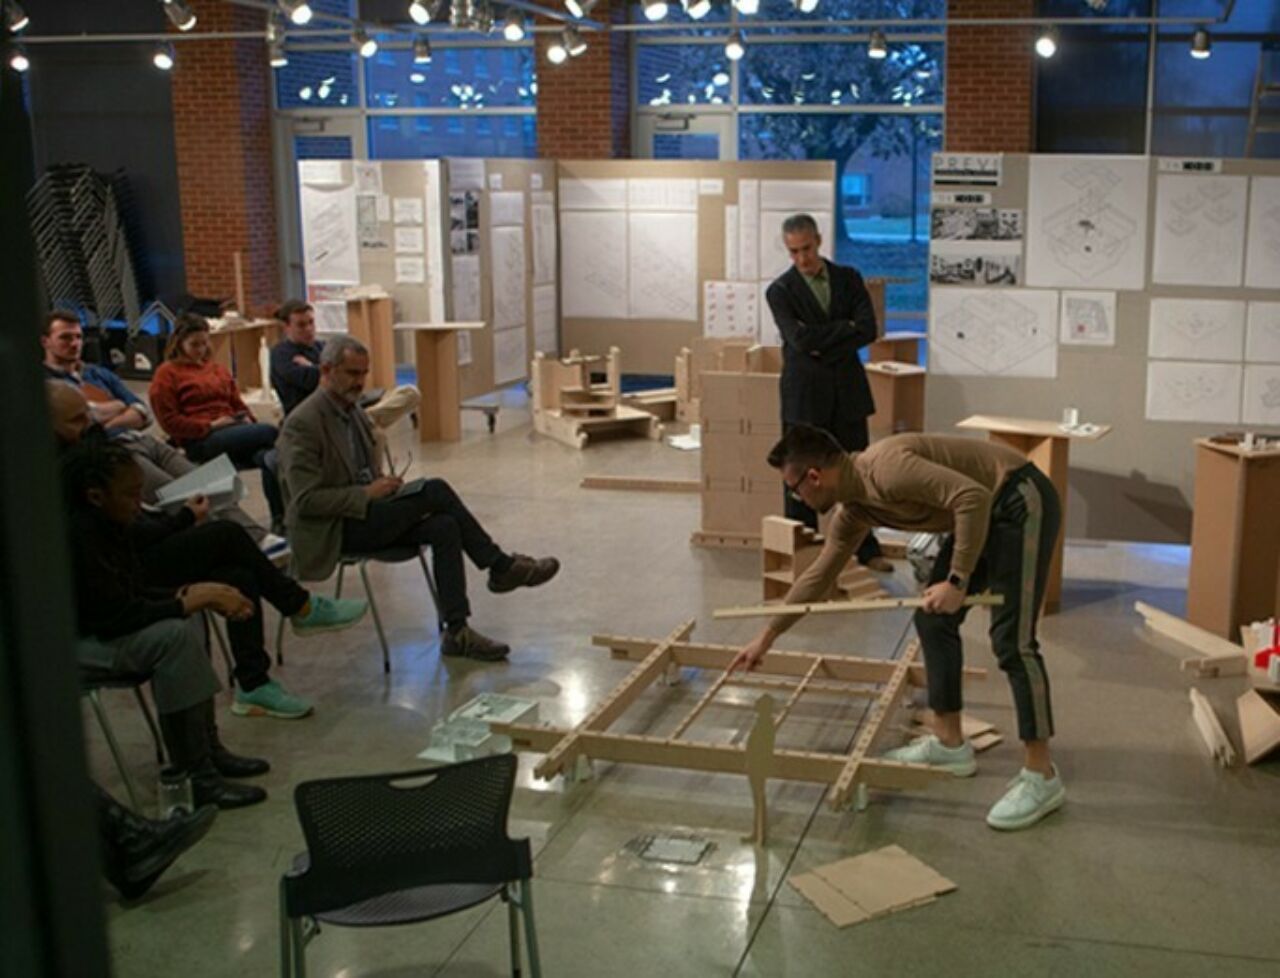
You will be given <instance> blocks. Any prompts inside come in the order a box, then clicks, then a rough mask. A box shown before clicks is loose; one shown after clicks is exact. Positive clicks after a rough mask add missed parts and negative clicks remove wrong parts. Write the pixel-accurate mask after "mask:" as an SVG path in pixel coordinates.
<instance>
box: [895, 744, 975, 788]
mask: <svg viewBox="0 0 1280 978" xmlns="http://www.w3.org/2000/svg"><path fill="white" fill-rule="evenodd" d="M880 756H881V757H883V758H884V759H885V760H886V761H902V762H903V763H905V764H928V765H929V766H930V767H937V768H941V769H942V770H944V771H950V772H951V773H952V774H954V775H955V776H956V777H957V778H971V777H973V776H974V775H975V774H976V773H977V771H978V762H977V760H975V759H974V756H973V745H972V744H971V743H969V741H967V740H966V741H965V742H964V743H963V744H961V745H960V746H959V747H947V746H946V745H944V744H943V743H942V741H940V740H939V739H938V738H937V737H936V736H934V735H933V734H929V735H928V736H926V737H917V738H916V739H915V740H913V741H911V743H909V744H907V745H906V746H905V747H896V748H894V749H893V750H889V751H885V752H884V753H883V754H881V755H880Z"/></svg>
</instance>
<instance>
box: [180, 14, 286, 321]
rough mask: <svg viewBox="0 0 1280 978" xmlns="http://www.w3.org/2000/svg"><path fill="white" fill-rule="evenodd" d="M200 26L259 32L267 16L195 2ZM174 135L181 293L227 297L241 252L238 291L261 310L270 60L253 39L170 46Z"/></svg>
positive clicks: (271, 257)
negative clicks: (182, 258) (183, 269)
mask: <svg viewBox="0 0 1280 978" xmlns="http://www.w3.org/2000/svg"><path fill="white" fill-rule="evenodd" d="M194 7H195V10H196V14H197V16H198V17H199V18H200V26H199V28H198V29H199V30H201V31H246V30H262V29H263V27H264V25H265V14H264V13H263V11H261V10H254V9H251V8H246V7H240V6H236V5H234V4H230V3H225V2H223V0H194ZM176 47H177V51H178V59H177V64H176V65H175V66H174V69H173V132H174V144H175V147H176V149H177V157H178V186H179V197H180V204H181V211H182V242H183V251H184V254H185V257H186V270H187V290H188V291H189V292H191V293H193V294H195V295H199V296H212V297H226V296H232V295H234V294H235V270H234V263H233V258H232V255H233V254H234V253H235V252H236V251H239V252H240V253H241V256H242V265H243V269H244V287H245V298H246V300H247V303H248V305H249V308H250V310H255V311H256V310H261V309H262V307H263V306H265V305H270V304H272V303H273V302H275V301H276V300H277V299H278V298H279V274H278V260H277V255H276V219H275V204H274V196H273V191H272V166H271V91H270V87H269V86H270V85H271V67H270V65H269V64H268V63H267V46H266V44H265V43H264V42H263V41H260V40H242V41H199V42H195V43H182V42H179V43H178V44H177V45H176Z"/></svg>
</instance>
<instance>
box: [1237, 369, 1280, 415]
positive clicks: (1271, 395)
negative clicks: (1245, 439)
mask: <svg viewBox="0 0 1280 978" xmlns="http://www.w3.org/2000/svg"><path fill="white" fill-rule="evenodd" d="M1242 415H1243V417H1242V420H1243V421H1244V423H1245V424H1256V425H1266V426H1267V427H1269V428H1270V427H1277V426H1280V364H1273V363H1268V364H1251V365H1247V366H1246V367H1245V368H1244V407H1243V411H1242Z"/></svg>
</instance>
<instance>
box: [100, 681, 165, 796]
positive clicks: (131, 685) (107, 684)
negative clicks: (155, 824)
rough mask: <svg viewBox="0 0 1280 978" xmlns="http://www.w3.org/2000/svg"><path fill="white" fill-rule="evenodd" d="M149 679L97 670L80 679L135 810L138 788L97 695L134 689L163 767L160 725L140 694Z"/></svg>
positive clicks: (157, 761) (157, 762)
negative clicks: (110, 691)
mask: <svg viewBox="0 0 1280 978" xmlns="http://www.w3.org/2000/svg"><path fill="white" fill-rule="evenodd" d="M150 679H151V677H150V676H135V675H128V674H123V673H117V674H112V675H107V674H99V673H96V672H82V674H81V679H80V694H81V695H82V696H84V697H86V698H87V699H88V700H89V705H90V706H91V707H93V715H94V716H95V717H96V718H97V720H98V727H99V729H101V730H102V736H103V739H104V740H106V742H107V749H108V750H110V751H111V758H112V760H114V761H115V765H116V770H118V771H119V772H120V780H121V781H123V782H124V790H125V793H126V794H127V795H128V796H129V805H130V806H131V807H132V808H133V809H134V810H135V811H140V810H141V809H140V806H139V802H138V788H137V785H136V784H135V783H134V780H133V775H131V774H130V773H129V767H128V765H127V764H125V762H124V752H123V751H121V750H120V742H119V741H118V740H116V734H115V729H114V728H113V727H112V726H111V721H110V720H109V719H108V718H107V710H106V707H104V706H103V705H102V696H101V695H100V694H101V691H102V690H104V689H132V690H133V695H134V697H135V698H136V699H137V701H138V708H139V709H140V710H142V716H143V718H144V719H145V720H146V721H147V727H148V728H149V729H150V731H151V738H152V740H154V741H155V745H156V764H158V765H159V766H161V767H164V764H165V753H164V740H163V739H162V738H161V736H160V727H159V726H158V725H157V724H156V718H155V715H154V714H153V713H152V712H151V706H150V704H148V703H147V698H146V697H145V696H144V695H143V693H142V687H143V685H144V684H145V683H147V682H149V681H150Z"/></svg>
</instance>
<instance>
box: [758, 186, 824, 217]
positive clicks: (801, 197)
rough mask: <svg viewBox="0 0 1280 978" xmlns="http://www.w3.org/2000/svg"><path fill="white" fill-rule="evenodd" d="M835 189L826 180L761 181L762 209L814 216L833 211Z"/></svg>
mask: <svg viewBox="0 0 1280 978" xmlns="http://www.w3.org/2000/svg"><path fill="white" fill-rule="evenodd" d="M834 194H835V188H834V187H832V185H831V184H830V183H829V182H828V181H826V180H761V181H760V209H761V210H762V211H786V212H787V214H788V215H790V214H813V215H814V216H817V212H818V211H829V210H831V204H832V201H833V199H834Z"/></svg>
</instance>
